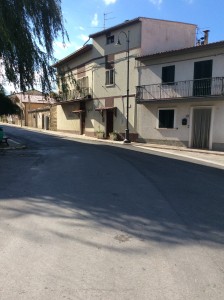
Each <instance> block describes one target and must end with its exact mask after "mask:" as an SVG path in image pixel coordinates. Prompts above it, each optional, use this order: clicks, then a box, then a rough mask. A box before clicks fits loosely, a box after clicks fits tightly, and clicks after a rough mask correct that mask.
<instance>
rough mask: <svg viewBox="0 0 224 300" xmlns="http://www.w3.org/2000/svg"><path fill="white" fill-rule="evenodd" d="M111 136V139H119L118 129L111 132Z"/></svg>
mask: <svg viewBox="0 0 224 300" xmlns="http://www.w3.org/2000/svg"><path fill="white" fill-rule="evenodd" d="M109 137H110V140H112V141H117V140H118V133H117V132H116V131H113V132H110V133H109Z"/></svg>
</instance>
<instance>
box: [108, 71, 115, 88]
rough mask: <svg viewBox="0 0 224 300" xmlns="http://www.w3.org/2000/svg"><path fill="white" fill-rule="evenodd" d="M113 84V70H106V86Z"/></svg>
mask: <svg viewBox="0 0 224 300" xmlns="http://www.w3.org/2000/svg"><path fill="white" fill-rule="evenodd" d="M113 84H114V69H110V70H106V85H113Z"/></svg>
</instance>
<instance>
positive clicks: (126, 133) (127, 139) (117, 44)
mask: <svg viewBox="0 0 224 300" xmlns="http://www.w3.org/2000/svg"><path fill="white" fill-rule="evenodd" d="M129 33H130V32H129V31H128V33H126V32H125V31H120V32H119V34H118V39H117V43H116V44H115V46H120V45H122V44H121V41H120V35H121V34H124V35H125V38H126V43H127V118H126V129H125V139H124V143H125V144H129V143H131V141H130V139H129V42H130V40H129Z"/></svg>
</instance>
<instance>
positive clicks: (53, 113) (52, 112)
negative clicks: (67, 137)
mask: <svg viewBox="0 0 224 300" xmlns="http://www.w3.org/2000/svg"><path fill="white" fill-rule="evenodd" d="M49 129H50V130H54V131H57V105H53V106H52V107H51V109H50V128H49Z"/></svg>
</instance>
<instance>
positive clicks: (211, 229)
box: [0, 137, 224, 251]
mask: <svg viewBox="0 0 224 300" xmlns="http://www.w3.org/2000/svg"><path fill="white" fill-rule="evenodd" d="M52 139H57V138H55V137H52ZM49 151H50V150H49ZM17 153H18V155H15V154H13V155H11V157H10V154H8V155H9V159H11V160H10V162H9V160H8V161H7V155H6V156H4V162H2V165H3V167H4V166H5V167H6V166H7V164H8V168H9V171H8V173H6V174H4V176H3V174H1V176H0V180H1V182H2V184H3V186H4V188H2V190H1V193H0V200H1V201H0V210H1V211H2V213H1V214H2V222H4V221H5V222H8V221H9V220H15V219H18V220H19V219H21V218H23V217H24V216H25V217H28V216H29V217H30V216H31V217H32V216H33V217H38V218H41V219H42V220H44V219H45V218H50V219H52V222H53V223H58V224H62V225H63V226H66V227H67V228H68V229H69V230H68V232H69V233H68V234H66V233H61V232H58V231H57V230H54V228H48V229H47V228H46V230H48V231H49V233H50V234H52V235H57V236H60V237H61V238H64V239H71V240H76V241H77V242H79V243H84V244H86V245H89V246H93V247H94V246H96V247H97V246H98V247H105V248H107V247H109V248H110V249H111V247H110V246H108V245H105V244H104V245H98V244H97V243H98V242H96V241H94V237H93V240H87V239H86V238H85V236H83V237H82V239H80V237H77V236H76V230H84V231H85V229H88V227H89V226H90V227H91V230H93V232H94V231H95V232H96V233H98V234H105V232H107V231H109V232H114V238H116V239H117V241H119V242H120V243H122V242H123V241H128V240H129V239H133V238H135V239H137V240H138V241H146V242H147V241H150V242H155V243H160V244H161V245H169V246H170V247H173V246H178V245H185V244H194V243H198V242H200V243H205V244H207V245H209V246H211V247H222V246H223V244H224V185H223V182H224V181H223V179H224V172H223V171H222V170H218V169H213V168H209V167H205V166H200V165H196V164H192V163H187V162H183V161H178V160H174V159H169V158H165V157H159V156H155V155H151V154H147V153H140V152H137V151H133V150H130V149H122V148H120V147H111V146H107V145H88V144H84V143H78V142H72V141H65V145H64V147H63V148H60V149H58V150H57V151H50V152H48V151H47V150H44V151H37V152H35V153H32V152H29V150H26V152H19V151H18V152H17ZM21 153H23V156H19V155H21ZM6 162H7V163H6ZM59 162H60V164H59ZM59 165H61V168H59ZM15 166H16V167H15ZM21 170H22V171H21ZM6 184H7V185H6ZM43 223H44V222H43ZM118 233H119V234H118ZM36 235H37V237H38V232H36ZM34 236H35V234H34ZM129 250H130V251H132V250H131V249H129ZM114 251H115V249H114Z"/></svg>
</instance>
